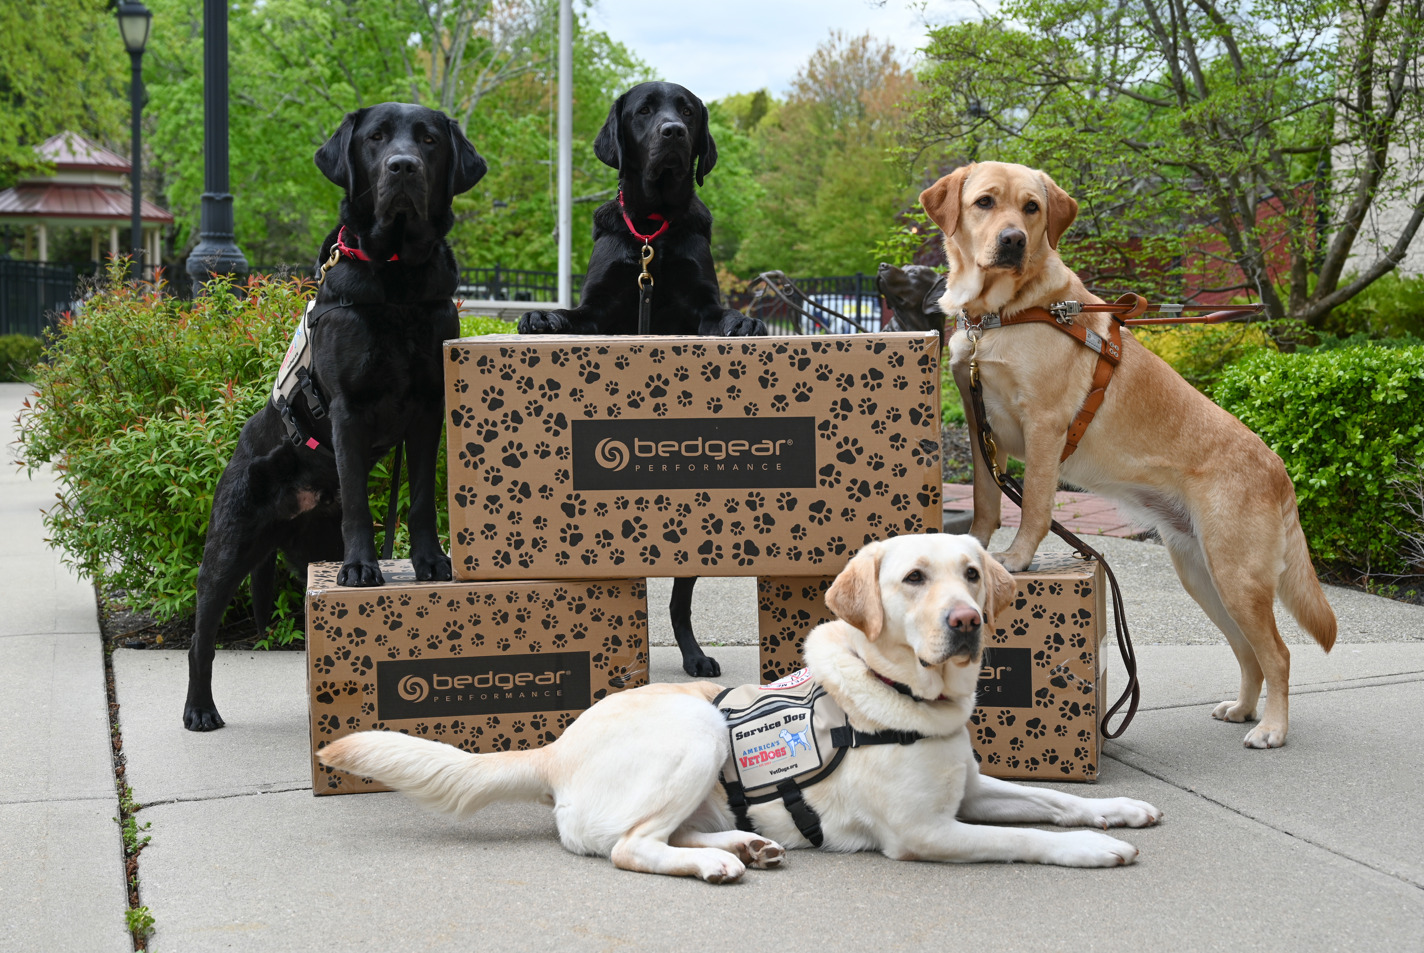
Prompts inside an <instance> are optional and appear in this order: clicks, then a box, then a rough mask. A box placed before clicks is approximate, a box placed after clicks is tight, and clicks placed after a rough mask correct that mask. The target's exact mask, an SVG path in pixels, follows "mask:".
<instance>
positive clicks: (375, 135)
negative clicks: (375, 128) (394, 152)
mask: <svg viewBox="0 0 1424 953" xmlns="http://www.w3.org/2000/svg"><path fill="white" fill-rule="evenodd" d="M384 138H386V137H385V136H384V135H383V134H381V133H379V132H373V133H371V141H372V142H380V141H381V140H382V139H384Z"/></svg>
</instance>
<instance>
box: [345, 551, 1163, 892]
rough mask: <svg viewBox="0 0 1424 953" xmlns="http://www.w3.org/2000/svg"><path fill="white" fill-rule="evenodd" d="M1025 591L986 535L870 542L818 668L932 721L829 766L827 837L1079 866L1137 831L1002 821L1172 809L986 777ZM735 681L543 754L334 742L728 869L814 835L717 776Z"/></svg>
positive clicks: (849, 704) (708, 876)
mask: <svg viewBox="0 0 1424 953" xmlns="http://www.w3.org/2000/svg"><path fill="white" fill-rule="evenodd" d="M1013 592H1014V582H1013V578H1012V577H1011V576H1010V575H1009V573H1008V571H1007V570H1005V569H1004V568H1003V567H1002V566H1000V565H999V564H998V563H997V562H995V561H994V560H993V559H992V558H991V557H989V556H988V554H987V553H986V552H985V551H984V549H983V548H982V547H981V546H980V545H979V544H978V543H977V542H975V541H974V539H973V538H972V537H969V536H945V535H940V534H934V535H926V536H901V537H897V538H895V539H891V540H889V541H887V542H883V543H871V544H870V545H868V546H866V547H865V548H864V549H862V550H861V551H860V552H859V553H858V554H856V556H855V558H854V559H852V560H851V561H850V563H849V564H848V565H847V566H846V568H845V569H844V570H843V571H842V572H841V574H840V576H838V577H837V579H836V581H835V584H834V585H833V586H832V587H831V589H830V591H829V592H828V593H827V594H826V602H827V604H828V605H829V606H830V607H831V609H832V610H833V611H834V612H835V613H836V615H837V616H838V617H839V618H838V620H837V621H835V622H829V623H826V624H825V625H822V626H819V627H818V628H816V629H815V631H813V632H812V633H811V635H810V636H809V637H808V638H807V640H806V649H805V656H806V663H807V666H808V667H809V669H810V671H811V674H812V676H813V677H814V678H815V679H816V681H817V682H819V683H820V684H821V685H822V686H824V688H825V689H826V690H827V691H828V692H829V694H830V695H831V697H832V698H833V699H834V700H835V701H836V702H837V703H838V704H839V705H840V707H841V708H842V709H843V710H844V711H845V713H846V714H847V715H848V716H849V719H850V723H851V725H852V726H853V727H854V728H856V729H858V730H860V731H864V732H879V731H885V730H901V731H913V732H917V733H919V734H920V735H922V736H924V737H923V738H922V739H921V740H919V741H917V742H915V743H913V744H903V745H902V744H879V745H875V746H869V747H856V748H851V749H849V750H847V752H846V756H845V758H844V760H843V761H842V762H841V764H840V767H839V768H838V769H837V770H835V771H834V772H833V773H832V774H831V775H830V776H829V777H827V778H825V779H824V780H822V781H820V782H819V783H816V784H814V785H811V786H808V787H806V788H804V796H805V799H806V801H807V802H808V803H809V804H810V805H811V807H812V808H814V809H815V811H816V812H817V813H818V814H819V815H820V823H821V830H822V832H823V835H824V842H823V844H822V846H824V847H825V848H826V849H828V850H838V851H859V850H879V851H881V852H883V853H884V854H885V855H886V856H888V857H892V858H895V859H899V860H939V861H948V862H958V863H963V862H972V861H1023V862H1031V863H1040V864H1061V865H1064V866H1069V867H1111V866H1115V865H1118V864H1129V863H1132V862H1133V860H1135V859H1136V857H1137V848H1135V847H1133V846H1132V845H1131V844H1128V843H1124V842H1123V841H1120V840H1117V839H1116V838H1113V837H1109V836H1108V835H1106V834H1102V833H1098V832H1097V831H1066V832H1052V833H1051V832H1048V831H1040V830H1033V829H1028V828H1014V827H994V826H990V825H991V824H993V823H1018V822H1025V821H1027V822H1034V823H1047V824H1058V825H1063V826H1071V825H1085V826H1091V827H1099V828H1108V827H1119V826H1127V827H1142V826H1145V825H1149V824H1155V823H1156V822H1157V821H1158V820H1159V819H1160V818H1161V816H1162V812H1161V811H1159V810H1157V809H1156V808H1155V807H1153V806H1152V805H1150V804H1147V803H1144V802H1142V801H1135V800H1132V799H1129V798H1083V797H1078V796H1076V795H1073V794H1062V793H1059V792H1057V791H1053V790H1049V789H1046V788H1031V787H1026V786H1023V785H1019V784H1010V783H1009V782H1007V781H1000V780H997V779H994V778H989V777H984V776H982V775H980V774H979V769H978V766H977V765H976V763H975V761H974V753H973V750H972V748H971V747H970V741H969V733H968V732H967V731H966V730H965V724H966V723H967V722H968V720H969V715H970V712H971V711H972V710H973V708H974V691H975V686H976V683H977V680H978V675H979V660H980V656H981V654H982V640H981V635H980V633H981V623H982V624H988V620H989V619H991V618H992V616H993V613H994V610H995V607H997V606H999V605H1003V604H1004V603H1005V602H1006V601H1007V600H1008V599H1010V598H1012V596H1013ZM892 683H898V684H899V685H900V686H901V687H902V688H908V691H909V692H910V694H903V693H902V692H901V691H900V689H897V688H896V687H894V685H893V684H892ZM720 692H721V688H720V686H717V685H715V684H713V683H711V682H691V683H684V684H659V685H649V686H647V687H645V688H638V689H633V690H630V691H626V692H621V693H619V694H616V695H611V696H609V697H607V698H605V699H603V700H602V701H600V702H598V703H597V704H596V705H594V706H593V707H592V708H590V709H589V710H588V711H587V712H585V713H584V714H583V715H581V716H579V718H578V719H577V720H576V721H574V723H573V724H571V725H570V726H569V728H568V730H567V731H565V732H564V734H563V736H562V737H560V738H559V739H558V740H557V741H555V742H554V743H553V744H550V745H549V746H548V747H545V748H539V749H536V750H532V751H510V752H498V753H494V754H468V753H466V752H464V751H461V750H459V749H458V748H454V747H451V746H450V745H445V744H441V743H439V742H435V741H427V740H424V739H419V738H411V737H408V736H406V735H402V734H397V733H393V732H378V731H367V732H361V733H359V734H354V735H348V736H347V737H345V738H342V739H340V740H338V741H336V742H334V743H332V744H331V745H329V746H327V747H326V748H325V749H323V750H322V751H321V753H320V757H321V760H322V761H323V762H324V763H326V764H328V765H331V766H333V767H336V768H340V769H342V770H344V771H349V772H351V773H353V774H357V775H360V776H362V777H371V778H376V779H378V780H380V781H381V782H383V783H385V784H388V785H390V786H391V787H393V788H396V789H397V790H400V791H404V792H405V793H406V794H408V795H410V796H412V797H414V798H416V799H417V800H418V801H420V802H422V803H424V804H426V805H428V806H430V807H433V808H435V809H437V810H441V811H446V812H450V813H459V814H465V813H470V812H473V811H476V810H479V809H480V808H482V807H484V806H485V805H487V804H489V803H491V802H493V801H498V800H540V801H543V802H544V803H548V804H552V805H553V808H554V818H555V821H556V823H557V825H558V829H559V837H560V839H561V840H562V841H563V844H564V846H565V847H566V848H568V849H569V850H570V851H573V852H574V853H576V854H597V855H600V856H606V857H610V858H611V859H612V860H613V863H614V864H615V865H616V866H618V867H622V868H624V869H627V870H637V871H643V872H647V873H659V874H674V875H680V876H696V877H701V878H702V879H703V880H706V881H708V882H710V883H725V882H729V881H734V880H736V879H737V878H739V877H740V876H741V875H742V874H743V873H744V872H745V870H746V867H747V865H750V866H753V867H760V868H766V867H775V866H777V865H779V864H780V862H781V860H782V857H783V854H784V848H783V846H782V845H785V846H786V847H808V846H810V843H809V842H808V841H807V839H806V838H805V837H803V836H802V834H801V832H800V831H799V830H798V829H797V827H796V825H795V824H794V823H793V821H792V818H791V815H790V814H789V813H788V812H787V810H786V808H784V807H783V806H782V804H781V803H780V802H779V801H774V802H770V803H766V804H754V805H752V806H751V809H750V815H751V819H752V821H753V824H754V826H755V828H756V830H757V833H749V832H747V831H741V830H736V829H734V827H735V823H734V821H733V815H732V813H731V811H730V810H729V808H728V805H727V799H726V793H725V790H724V789H723V787H722V785H721V783H720V782H719V772H720V770H721V768H722V765H723V763H724V762H725V761H726V760H727V758H728V755H729V743H728V738H727V726H726V723H725V721H724V719H723V716H722V714H721V712H719V711H718V709H717V708H715V707H714V706H713V705H712V704H711V700H712V699H713V698H715V697H716V696H717V695H718V694H719V693H720Z"/></svg>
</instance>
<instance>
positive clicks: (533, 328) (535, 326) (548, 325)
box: [519, 311, 571, 334]
mask: <svg viewBox="0 0 1424 953" xmlns="http://www.w3.org/2000/svg"><path fill="white" fill-rule="evenodd" d="M570 326H571V325H570V324H569V319H568V318H566V317H564V316H563V315H562V314H559V313H558V312H557V311H526V312H524V317H522V318H520V319H519V333H520V334H562V333H563V332H565V331H567V330H569V328H570Z"/></svg>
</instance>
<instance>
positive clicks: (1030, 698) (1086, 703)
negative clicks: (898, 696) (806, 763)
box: [757, 554, 1106, 781]
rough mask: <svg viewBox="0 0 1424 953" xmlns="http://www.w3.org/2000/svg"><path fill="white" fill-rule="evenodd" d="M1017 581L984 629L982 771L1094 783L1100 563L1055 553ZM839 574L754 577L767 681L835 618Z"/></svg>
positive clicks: (978, 752)
mask: <svg viewBox="0 0 1424 953" xmlns="http://www.w3.org/2000/svg"><path fill="white" fill-rule="evenodd" d="M1014 578H1015V580H1016V581H1017V583H1018V590H1017V592H1016V593H1015V594H1014V599H1013V601H1012V602H1011V603H1010V605H1009V606H1008V608H1007V609H1005V610H1004V611H1002V612H1000V614H999V618H998V619H996V620H995V626H994V630H993V631H992V632H989V631H986V632H985V633H984V646H985V652H984V660H983V665H982V667H981V669H980V681H979V699H978V707H977V708H975V710H974V715H973V718H972V721H971V723H970V726H969V728H970V736H971V737H972V738H973V739H974V749H975V757H976V758H977V759H978V760H979V769H980V770H981V771H983V772H984V773H985V774H987V775H992V776H994V777H999V778H1015V779H1028V780H1041V781H1047V780H1055V781H1093V780H1096V779H1097V773H1098V764H1099V761H1100V760H1101V747H1102V739H1101V732H1100V729H1099V727H1098V719H1099V718H1100V716H1101V712H1102V698H1103V694H1104V692H1105V691H1106V688H1105V685H1106V670H1105V668H1104V660H1103V657H1102V653H1101V650H1100V644H1101V637H1102V634H1103V631H1104V628H1103V627H1104V625H1105V623H1106V619H1105V617H1104V612H1105V611H1106V609H1105V605H1104V601H1103V592H1104V584H1103V583H1104V580H1103V578H1102V569H1101V567H1100V566H1099V565H1098V564H1097V563H1096V562H1090V561H1085V560H1082V559H1078V558H1076V557H1073V556H1066V555H1054V554H1050V555H1046V556H1041V557H1039V558H1038V559H1037V560H1036V561H1035V562H1034V564H1033V565H1031V566H1030V567H1029V568H1028V569H1027V570H1025V571H1024V572H1021V573H1015V574H1014ZM833 580H834V577H833V576H814V577H794V576H759V577H758V578H757V621H758V630H759V634H760V643H761V658H760V661H761V666H760V667H761V680H762V682H763V684H765V683H766V682H771V681H775V680H776V679H778V678H782V677H784V676H786V675H787V674H789V673H791V672H794V671H796V670H797V669H799V668H801V667H802V666H803V664H804V663H803V662H802V660H801V649H802V646H804V645H805V642H806V636H807V635H808V634H809V633H810V631H811V630H812V629H813V628H815V627H816V626H818V625H820V624H821V623H822V622H827V621H829V620H830V619H832V618H834V616H833V615H832V614H831V610H830V609H829V608H827V607H826V601H825V600H826V590H827V589H829V588H830V586H831V582H832V581H833Z"/></svg>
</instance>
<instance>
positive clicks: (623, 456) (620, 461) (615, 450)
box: [593, 437, 628, 470]
mask: <svg viewBox="0 0 1424 953" xmlns="http://www.w3.org/2000/svg"><path fill="white" fill-rule="evenodd" d="M593 456H594V458H595V459H596V460H598V465H599V466H601V467H603V468H604V469H607V470H621V469H623V468H624V467H626V466H627V465H628V445H627V444H626V443H624V442H623V441H621V440H614V439H613V438H612V437H604V438H603V439H602V440H600V441H598V446H597V447H596V448H595V449H594V451H593Z"/></svg>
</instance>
